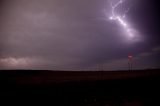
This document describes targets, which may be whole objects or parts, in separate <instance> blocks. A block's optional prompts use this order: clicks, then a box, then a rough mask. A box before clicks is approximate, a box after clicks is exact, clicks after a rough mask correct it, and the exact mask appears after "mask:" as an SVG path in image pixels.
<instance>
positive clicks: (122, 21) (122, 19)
mask: <svg viewBox="0 0 160 106" xmlns="http://www.w3.org/2000/svg"><path fill="white" fill-rule="evenodd" d="M123 3H124V0H119V1H118V2H116V3H113V2H111V1H110V6H111V16H109V19H110V20H112V21H116V22H118V24H119V25H121V26H122V28H123V29H124V31H125V32H126V33H127V36H128V39H129V40H132V41H133V40H134V41H135V40H139V39H138V38H137V35H138V32H137V31H136V30H134V29H133V28H131V26H130V25H129V24H128V23H127V21H126V15H127V13H128V12H129V10H130V8H128V9H126V10H125V11H124V12H123V13H121V14H117V12H116V10H117V9H119V7H120V6H122V4H123Z"/></svg>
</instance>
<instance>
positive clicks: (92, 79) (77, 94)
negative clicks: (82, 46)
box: [0, 70, 160, 106]
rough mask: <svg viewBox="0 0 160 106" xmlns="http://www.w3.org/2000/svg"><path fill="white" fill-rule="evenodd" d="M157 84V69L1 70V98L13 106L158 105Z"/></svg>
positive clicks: (158, 72) (159, 71)
mask: <svg viewBox="0 0 160 106" xmlns="http://www.w3.org/2000/svg"><path fill="white" fill-rule="evenodd" d="M159 81H160V70H137V71H114V72H111V71H106V72H105V71H99V72H98V71H90V72H89V71H87V72H73V71H45V70H44V71H42V70H2V71H0V82H1V91H0V95H1V97H2V98H3V99H5V100H7V101H10V100H12V99H16V100H14V102H16V103H19V101H23V103H26V104H27V103H30V102H31V101H34V102H36V103H43V102H44V103H45V104H46V103H51V105H54V106H55V105H56V106H59V105H64V106H158V105H159V101H160V98H159V95H160V92H159V91H160V87H159V84H160V82H159ZM3 99H1V101H3ZM46 100H47V101H46ZM6 103H9V102H6Z"/></svg>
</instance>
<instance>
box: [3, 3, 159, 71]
mask: <svg viewBox="0 0 160 106" xmlns="http://www.w3.org/2000/svg"><path fill="white" fill-rule="evenodd" d="M118 1H119V0H0V69H45V70H82V71H85V70H102V69H103V70H127V69H128V55H132V56H133V59H132V62H133V68H134V69H148V68H160V63H159V60H160V29H159V28H160V12H159V7H160V3H159V0H125V1H124V2H123V3H122V4H120V5H119V6H118V7H117V8H116V10H115V11H116V16H121V15H124V14H125V18H123V21H125V22H126V23H127V26H123V25H121V24H122V23H123V22H122V20H120V19H119V20H118V18H117V20H116V19H115V20H114V19H113V20H111V19H109V18H110V17H111V16H112V6H111V4H112V5H114V4H116V3H117V2H118ZM127 9H129V10H128V11H127V12H126V13H125V11H126V10H127ZM120 22H121V23H120ZM128 27H129V28H128ZM127 28H128V29H129V30H131V33H132V35H131V36H130V35H129V34H128V33H127V32H126V29H127Z"/></svg>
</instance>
